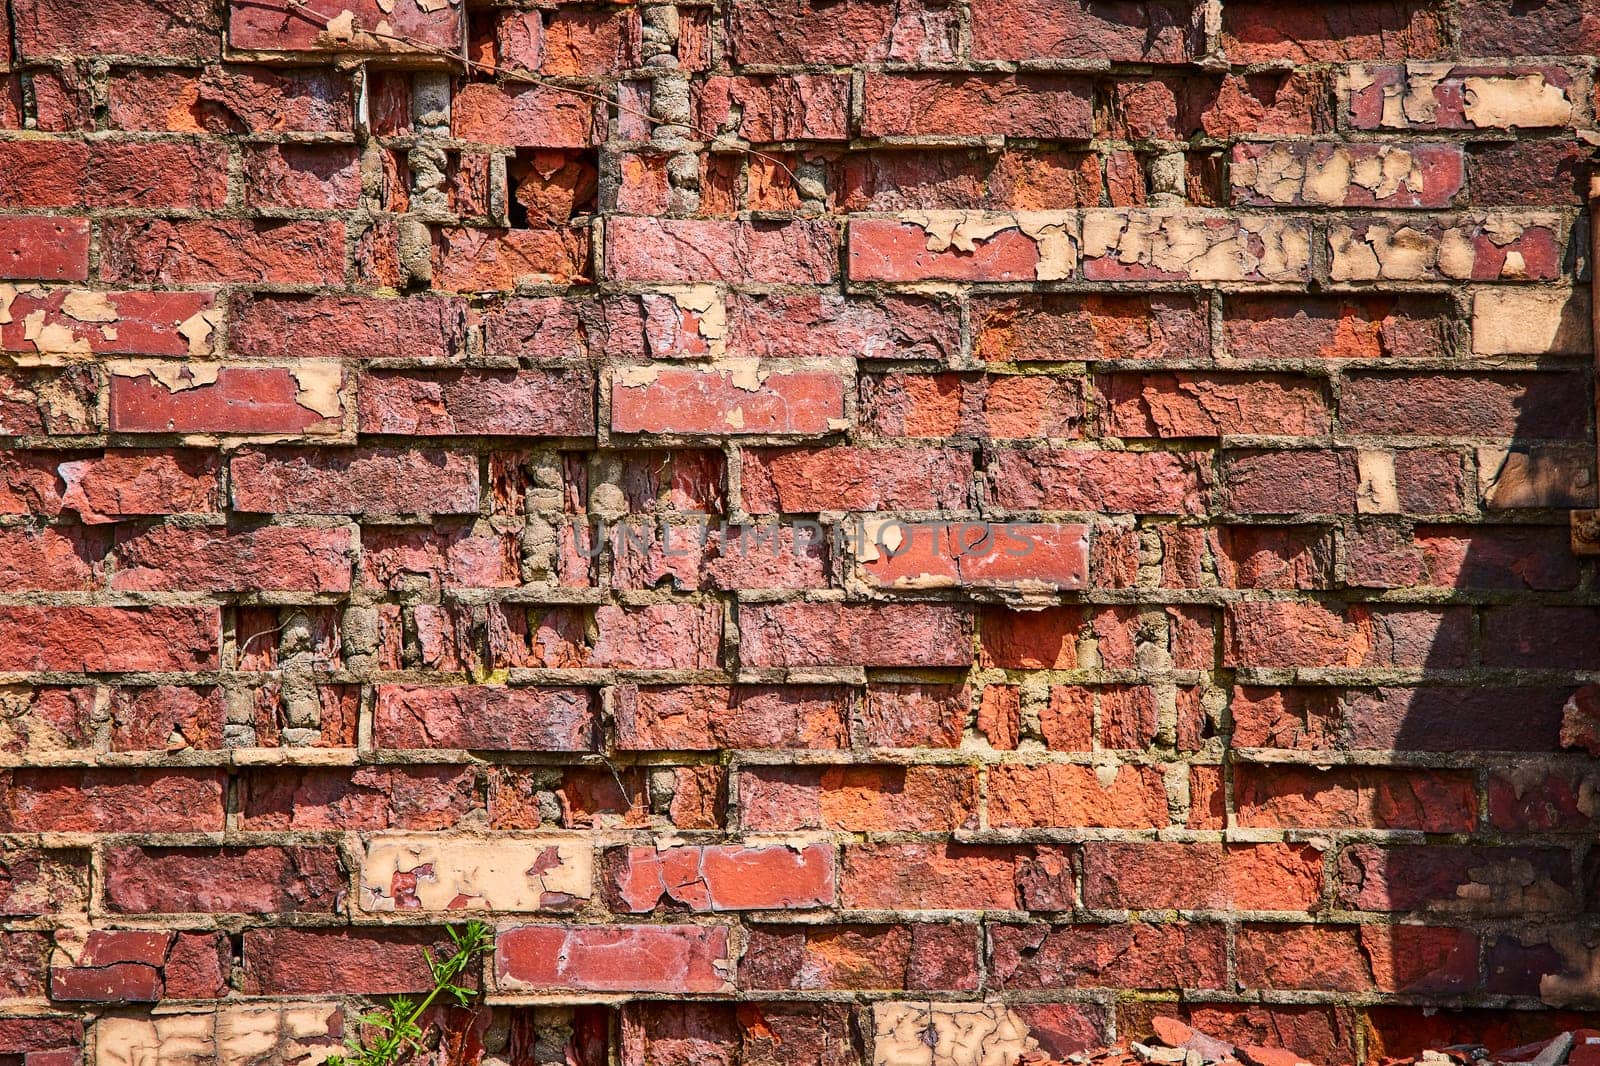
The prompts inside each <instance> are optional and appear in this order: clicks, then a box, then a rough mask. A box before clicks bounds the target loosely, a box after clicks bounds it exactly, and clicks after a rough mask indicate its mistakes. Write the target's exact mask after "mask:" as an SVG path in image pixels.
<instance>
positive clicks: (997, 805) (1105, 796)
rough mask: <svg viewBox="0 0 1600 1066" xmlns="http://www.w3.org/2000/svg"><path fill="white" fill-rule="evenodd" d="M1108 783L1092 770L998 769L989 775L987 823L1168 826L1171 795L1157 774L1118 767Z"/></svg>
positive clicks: (1069, 767) (1072, 767)
mask: <svg viewBox="0 0 1600 1066" xmlns="http://www.w3.org/2000/svg"><path fill="white" fill-rule="evenodd" d="M1106 778H1107V779H1105V780H1102V778H1101V776H1100V774H1099V773H1097V772H1096V768H1095V767H1092V766H1077V765H1064V764H1055V765H1044V766H1024V765H1011V764H1006V765H1001V766H996V767H994V768H993V769H991V770H990V772H989V824H990V825H992V826H997V827H1000V826H1004V827H1016V828H1057V827H1061V828H1073V827H1079V826H1089V827H1113V828H1125V829H1147V828H1150V829H1153V828H1160V827H1162V826H1165V825H1166V824H1167V822H1168V816H1167V793H1166V788H1165V786H1164V785H1163V783H1162V778H1161V772H1160V771H1159V770H1156V769H1153V768H1150V767H1141V766H1120V767H1117V768H1116V772H1115V774H1114V775H1113V774H1107V775H1106Z"/></svg>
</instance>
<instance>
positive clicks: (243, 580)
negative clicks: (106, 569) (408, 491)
mask: <svg viewBox="0 0 1600 1066" xmlns="http://www.w3.org/2000/svg"><path fill="white" fill-rule="evenodd" d="M350 556H351V549H350V533H349V531H348V530H344V529H315V528H305V527H300V526H267V527H265V528H262V529H256V530H236V531H228V530H223V529H216V528H198V529H190V528H180V527H176V526H155V527H153V528H151V529H147V530H142V531H128V532H125V533H124V532H121V531H119V534H118V537H117V545H116V551H115V553H114V556H113V558H114V559H115V562H116V568H117V572H116V575H115V576H114V577H113V578H112V579H111V587H112V588H114V589H120V590H123V591H137V592H162V591H186V590H194V591H201V590H203V591H208V592H260V591H296V590H304V591H307V592H347V591H349V589H350Z"/></svg>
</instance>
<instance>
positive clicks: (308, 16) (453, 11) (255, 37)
mask: <svg viewBox="0 0 1600 1066" xmlns="http://www.w3.org/2000/svg"><path fill="white" fill-rule="evenodd" d="M343 2H344V0H341V3H343ZM334 7H335V5H333V4H317V5H315V6H312V5H307V6H305V7H303V8H297V9H282V8H273V7H269V6H266V5H262V4H257V3H252V2H250V0H236V2H234V3H231V4H229V10H228V43H229V44H231V45H232V46H233V47H235V48H257V49H264V50H270V51H274V52H298V51H312V52H347V51H356V52H390V51H398V52H405V51H410V50H411V48H410V46H409V45H406V44H402V43H400V42H399V41H395V40H392V39H391V38H392V37H399V38H403V39H405V40H408V41H415V42H417V43H418V44H420V45H424V46H427V47H431V48H435V49H440V48H442V49H445V50H450V49H459V48H460V47H461V42H462V15H461V12H460V10H459V9H458V8H456V7H455V6H454V5H446V6H443V7H438V6H436V5H432V4H427V5H424V4H415V5H409V6H401V7H399V8H396V6H395V5H393V4H387V3H383V2H382V0H350V2H349V3H348V4H346V6H344V7H340V8H339V10H337V11H335V10H334ZM341 20H345V21H341ZM380 35H381V36H380Z"/></svg>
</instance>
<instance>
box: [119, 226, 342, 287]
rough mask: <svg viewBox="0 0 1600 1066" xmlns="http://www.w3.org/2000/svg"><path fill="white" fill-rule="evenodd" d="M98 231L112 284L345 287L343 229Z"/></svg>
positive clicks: (139, 228)
mask: <svg viewBox="0 0 1600 1066" xmlns="http://www.w3.org/2000/svg"><path fill="white" fill-rule="evenodd" d="M102 227H103V231H104V236H103V237H102V239H101V255H100V276H101V277H102V278H104V279H105V280H107V281H111V282H121V283H123V284H136V285H137V284H164V285H173V284H183V283H185V282H227V281H239V282H267V283H276V284H298V285H305V284H322V285H339V284H342V283H343V281H344V241H345V230H344V223H343V222H338V221H323V222H315V221H279V220H258V221H253V222H252V221H211V220H206V219H113V220H107V221H106V222H104V223H102Z"/></svg>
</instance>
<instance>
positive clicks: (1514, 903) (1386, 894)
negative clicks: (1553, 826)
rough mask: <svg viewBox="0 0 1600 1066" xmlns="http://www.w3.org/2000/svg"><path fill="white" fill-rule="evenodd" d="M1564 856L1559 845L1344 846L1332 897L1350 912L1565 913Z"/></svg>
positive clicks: (1567, 878)
mask: <svg viewBox="0 0 1600 1066" xmlns="http://www.w3.org/2000/svg"><path fill="white" fill-rule="evenodd" d="M1571 862H1572V856H1571V855H1570V854H1568V853H1567V852H1566V851H1564V850H1561V849H1559V848H1527V847H1482V846H1466V845H1449V844H1401V845H1395V846H1388V847H1385V846H1382V845H1378V844H1352V845H1349V846H1347V847H1345V848H1344V849H1343V850H1342V851H1341V852H1340V854H1339V887H1338V892H1339V896H1338V902H1339V905H1340V906H1341V907H1346V908H1350V909H1354V910H1369V911H1410V910H1423V909H1430V910H1442V909H1448V910H1450V911H1453V912H1455V913H1465V914H1482V915H1494V914H1499V915H1505V916H1507V917H1517V918H1521V919H1524V920H1526V918H1527V917H1528V916H1529V915H1532V914H1540V913H1546V914H1548V913H1563V914H1564V913H1570V909H1571V907H1572V906H1573V905H1574V902H1575V897H1574V896H1573V891H1574V886H1573V883H1572V865H1571Z"/></svg>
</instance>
